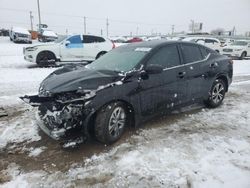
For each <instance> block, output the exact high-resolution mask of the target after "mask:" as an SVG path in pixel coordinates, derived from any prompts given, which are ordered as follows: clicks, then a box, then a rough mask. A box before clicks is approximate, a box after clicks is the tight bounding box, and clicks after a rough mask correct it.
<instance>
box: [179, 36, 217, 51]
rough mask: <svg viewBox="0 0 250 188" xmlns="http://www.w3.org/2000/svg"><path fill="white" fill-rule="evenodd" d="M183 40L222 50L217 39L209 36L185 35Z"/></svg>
mask: <svg viewBox="0 0 250 188" xmlns="http://www.w3.org/2000/svg"><path fill="white" fill-rule="evenodd" d="M183 41H190V42H196V43H199V44H202V45H204V46H206V47H209V48H211V49H213V50H215V51H216V52H218V53H220V52H221V50H222V44H221V42H220V40H219V39H216V38H211V37H187V38H185V39H183Z"/></svg>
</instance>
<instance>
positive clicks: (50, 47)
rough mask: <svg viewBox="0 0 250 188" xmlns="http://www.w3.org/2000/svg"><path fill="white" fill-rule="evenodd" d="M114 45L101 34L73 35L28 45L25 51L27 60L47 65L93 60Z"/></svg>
mask: <svg viewBox="0 0 250 188" xmlns="http://www.w3.org/2000/svg"><path fill="white" fill-rule="evenodd" d="M114 47H115V46H114V44H113V43H112V42H111V41H110V40H109V39H105V38H103V37H100V36H94V35H73V36H69V37H64V38H59V40H57V41H55V43H48V44H40V45H33V46H30V47H26V48H24V50H23V53H24V59H25V60H27V61H30V62H33V63H37V64H38V65H40V66H47V65H53V64H55V62H80V61H93V60H95V59H97V58H99V57H100V56H102V55H104V54H105V53H107V52H108V51H110V50H111V49H112V48H114Z"/></svg>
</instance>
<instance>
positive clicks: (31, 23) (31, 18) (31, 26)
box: [30, 11, 34, 31]
mask: <svg viewBox="0 0 250 188" xmlns="http://www.w3.org/2000/svg"><path fill="white" fill-rule="evenodd" d="M33 18H34V17H33V16H32V11H30V29H31V31H33Z"/></svg>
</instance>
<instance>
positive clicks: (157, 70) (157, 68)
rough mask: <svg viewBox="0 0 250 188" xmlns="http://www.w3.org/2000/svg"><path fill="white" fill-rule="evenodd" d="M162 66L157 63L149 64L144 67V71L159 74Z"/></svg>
mask: <svg viewBox="0 0 250 188" xmlns="http://www.w3.org/2000/svg"><path fill="white" fill-rule="evenodd" d="M163 69H164V68H163V66H161V65H158V64H149V65H148V66H147V67H146V68H145V72H146V73H148V74H159V73H162V72H163Z"/></svg>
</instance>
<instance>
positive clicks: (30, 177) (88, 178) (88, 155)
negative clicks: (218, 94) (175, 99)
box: [0, 37, 250, 188]
mask: <svg viewBox="0 0 250 188" xmlns="http://www.w3.org/2000/svg"><path fill="white" fill-rule="evenodd" d="M23 46H25V45H24V44H14V43H10V41H9V39H8V38H3V37H2V38H1V37H0V107H4V108H5V110H6V111H7V113H8V114H9V116H8V117H2V118H0V187H11V188H12V187H18V188H19V187H34V188H36V187H173V188H177V187H180V188H190V187H192V188H206V187H208V188H210V187H213V188H216V187H220V188H221V187H225V188H231V187H232V188H235V187H240V188H249V187H250V112H249V109H250V102H249V101H250V60H244V61H234V81H233V84H232V85H231V87H230V89H229V92H228V93H227V95H226V98H225V100H224V104H223V105H222V106H221V107H219V108H217V109H207V108H204V107H203V106H193V107H190V108H186V109H183V110H182V111H181V112H175V113H173V114H171V115H168V116H166V117H162V118H160V119H157V120H152V121H151V122H149V123H147V124H145V125H142V127H141V128H140V129H137V130H132V131H131V130H129V131H128V132H129V133H128V134H127V135H125V137H124V138H123V139H122V140H121V141H119V142H118V143H116V144H114V145H113V146H103V145H101V144H100V143H97V142H95V141H91V142H90V143H87V144H85V145H83V146H81V147H80V148H78V149H77V150H72V151H64V150H62V149H61V148H60V146H59V145H58V143H57V142H55V141H52V140H51V139H49V138H48V137H47V136H45V135H44V134H43V133H41V132H40V131H39V130H38V128H37V126H36V118H35V114H36V109H33V108H31V107H29V106H28V105H26V104H24V103H23V102H22V101H21V100H20V99H19V98H18V97H19V96H22V95H24V94H32V93H36V92H37V89H38V86H39V83H40V82H41V81H42V80H43V79H44V78H45V77H46V76H47V75H48V74H49V73H51V72H52V71H54V70H55V69H56V68H37V67H36V66H35V65H33V64H32V63H29V62H26V61H24V60H23V56H22V48H23Z"/></svg>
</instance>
